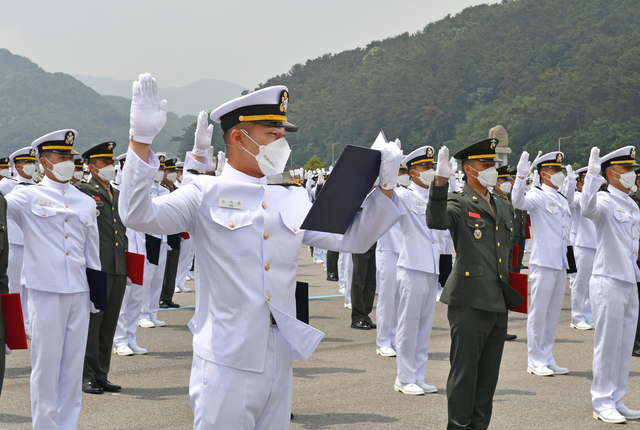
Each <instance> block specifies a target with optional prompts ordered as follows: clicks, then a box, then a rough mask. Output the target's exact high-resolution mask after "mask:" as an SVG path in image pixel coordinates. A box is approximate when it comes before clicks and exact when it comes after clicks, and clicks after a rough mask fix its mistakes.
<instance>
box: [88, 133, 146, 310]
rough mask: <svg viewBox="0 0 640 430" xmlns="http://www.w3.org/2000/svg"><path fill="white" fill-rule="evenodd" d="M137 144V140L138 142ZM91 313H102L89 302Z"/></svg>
mask: <svg viewBox="0 0 640 430" xmlns="http://www.w3.org/2000/svg"><path fill="white" fill-rule="evenodd" d="M136 142H137V140H136ZM89 305H90V306H89V312H91V313H92V314H97V313H98V312H100V311H99V310H98V309H97V308H96V307H95V306H94V304H93V302H92V301H91V300H89Z"/></svg>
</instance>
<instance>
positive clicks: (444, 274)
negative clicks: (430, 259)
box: [438, 254, 453, 288]
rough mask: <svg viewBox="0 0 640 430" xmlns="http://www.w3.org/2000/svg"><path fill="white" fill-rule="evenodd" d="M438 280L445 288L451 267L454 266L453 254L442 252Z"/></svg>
mask: <svg viewBox="0 0 640 430" xmlns="http://www.w3.org/2000/svg"><path fill="white" fill-rule="evenodd" d="M438 263H439V266H440V267H439V269H440V270H439V272H440V275H439V276H438V282H440V286H442V287H443V288H444V284H446V283H447V279H449V275H451V269H452V267H453V256H452V255H451V254H440V261H439V262H438Z"/></svg>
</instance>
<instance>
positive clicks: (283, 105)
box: [280, 91, 289, 112]
mask: <svg viewBox="0 0 640 430" xmlns="http://www.w3.org/2000/svg"><path fill="white" fill-rule="evenodd" d="M287 108H289V93H288V92H286V91H283V92H282V95H281V96H280V112H286V111H287Z"/></svg>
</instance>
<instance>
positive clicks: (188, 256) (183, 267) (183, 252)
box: [176, 238, 196, 287]
mask: <svg viewBox="0 0 640 430" xmlns="http://www.w3.org/2000/svg"><path fill="white" fill-rule="evenodd" d="M195 252H196V250H195V249H194V247H193V239H191V238H189V239H187V240H183V241H182V242H181V243H180V260H179V261H178V272H177V274H176V285H178V286H180V287H184V284H185V282H186V280H187V275H188V274H189V272H190V271H191V263H193V256H194V254H195Z"/></svg>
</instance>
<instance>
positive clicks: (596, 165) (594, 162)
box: [587, 146, 602, 175]
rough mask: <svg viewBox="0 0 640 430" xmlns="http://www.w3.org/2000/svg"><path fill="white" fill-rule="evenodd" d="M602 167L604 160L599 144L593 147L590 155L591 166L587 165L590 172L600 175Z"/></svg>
mask: <svg viewBox="0 0 640 430" xmlns="http://www.w3.org/2000/svg"><path fill="white" fill-rule="evenodd" d="M601 168H602V162H601V161H600V149H598V147H597V146H594V147H593V148H591V154H590V155H589V167H587V172H588V173H593V174H594V175H599V174H600V170H601Z"/></svg>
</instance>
